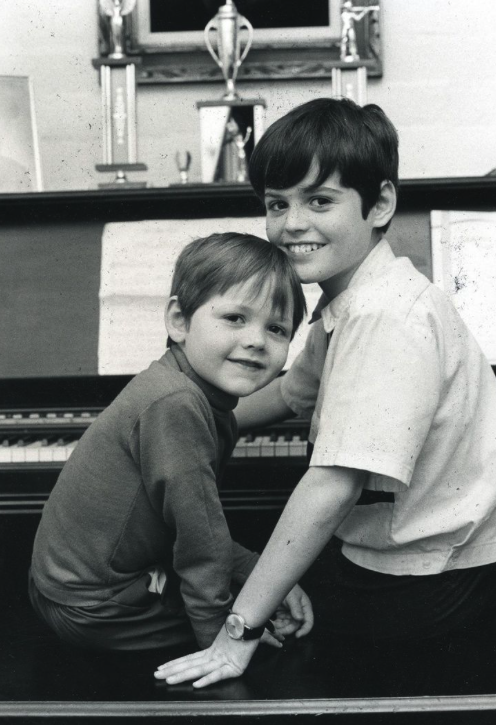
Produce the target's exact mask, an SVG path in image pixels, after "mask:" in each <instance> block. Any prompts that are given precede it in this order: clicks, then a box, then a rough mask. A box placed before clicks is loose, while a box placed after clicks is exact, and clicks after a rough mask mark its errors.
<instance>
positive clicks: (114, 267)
mask: <svg viewBox="0 0 496 725" xmlns="http://www.w3.org/2000/svg"><path fill="white" fill-rule="evenodd" d="M233 230H234V231H239V232H246V233H250V234H256V235H257V236H260V237H262V238H263V239H266V235H265V219H264V217H243V218H238V217H236V218H222V219H219V218H209V219H193V220H185V219H158V220H149V221H139V222H119V223H112V224H107V225H106V226H105V228H104V231H103V237H102V262H101V275H100V295H99V298H100V326H99V341H98V372H99V374H100V375H129V374H131V375H132V374H135V373H137V372H139V371H140V370H143V369H145V368H146V367H148V365H149V364H150V362H151V361H152V360H156V359H157V358H159V357H161V356H162V355H163V353H164V351H165V345H166V339H167V338H166V331H165V325H164V308H165V303H166V300H167V296H168V294H169V290H170V284H171V281H172V273H173V269H174V263H175V260H176V258H177V256H178V255H179V253H180V251H181V250H182V249H183V247H184V246H185V245H186V244H188V243H189V242H190V241H192V240H193V239H195V238H197V237H199V236H207V235H209V234H212V233H214V232H227V231H233ZM304 290H305V297H306V298H307V305H308V309H309V311H310V312H311V311H312V310H313V308H314V307H315V305H316V304H317V301H318V299H319V296H320V289H319V287H318V285H305V287H304ZM307 334H308V325H307V324H306V323H305V322H304V323H303V324H302V326H301V328H300V330H299V331H298V333H297V335H296V337H295V339H294V340H293V342H292V343H291V349H290V355H289V357H288V363H287V365H286V367H288V366H289V365H290V363H291V361H292V360H293V359H294V357H295V356H296V355H297V354H298V352H299V351H300V350H301V348H302V347H303V344H304V341H305V338H306V335H307Z"/></svg>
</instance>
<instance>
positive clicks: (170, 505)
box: [133, 390, 233, 648]
mask: <svg viewBox="0 0 496 725" xmlns="http://www.w3.org/2000/svg"><path fill="white" fill-rule="evenodd" d="M137 426H138V428H139V430H138V429H137V430H136V431H133V435H135V436H139V456H140V466H141V471H142V476H143V481H144V485H145V487H146V489H147V492H148V495H149V498H150V500H151V502H152V505H153V506H154V508H155V509H156V510H157V512H159V513H161V515H162V516H163V519H164V521H165V523H166V525H167V527H168V528H169V529H170V530H172V531H173V532H174V545H173V567H174V570H175V571H176V573H177V574H178V575H179V577H180V579H181V585H180V587H181V595H182V598H183V600H184V604H185V607H186V612H187V614H188V617H189V619H190V621H191V624H192V626H193V629H194V632H195V635H196V638H197V640H198V644H199V645H200V647H202V648H204V647H208V646H209V645H210V644H211V642H212V641H213V639H214V638H215V636H216V635H217V633H218V631H219V629H220V628H221V627H222V625H223V623H224V621H225V617H226V615H227V613H228V610H229V607H230V605H231V602H232V597H231V593H230V581H231V574H232V566H233V552H232V542H231V537H230V534H229V530H228V527H227V523H226V520H225V517H224V512H223V510H222V505H221V503H220V500H219V495H218V490H217V485H216V476H215V461H216V444H215V423H214V421H213V417H212V415H211V411H210V410H209V409H208V404H207V402H206V401H203V400H202V399H201V397H200V395H199V394H198V395H197V394H195V393H194V391H191V390H181V391H177V392H175V393H173V394H171V395H168V396H166V397H164V398H161V399H159V400H157V401H155V402H154V403H152V405H150V406H149V407H148V408H147V410H146V411H145V412H144V413H142V415H141V416H140V419H139V421H138V423H137ZM136 442H138V441H136Z"/></svg>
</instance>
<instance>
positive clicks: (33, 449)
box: [24, 440, 43, 463]
mask: <svg viewBox="0 0 496 725" xmlns="http://www.w3.org/2000/svg"><path fill="white" fill-rule="evenodd" d="M42 446H43V440H37V441H33V442H32V443H29V444H28V445H27V446H25V447H24V461H25V462H26V463H39V462H40V451H41V449H42Z"/></svg>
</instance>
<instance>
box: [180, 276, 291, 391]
mask: <svg viewBox="0 0 496 725" xmlns="http://www.w3.org/2000/svg"><path fill="white" fill-rule="evenodd" d="M271 302H272V294H271V285H270V282H266V283H265V285H264V287H263V289H262V290H261V292H260V294H259V295H257V296H254V293H253V285H252V282H251V281H250V280H248V281H247V282H243V283H241V284H237V285H234V286H233V287H231V288H230V289H229V290H227V292H226V293H225V294H223V295H215V296H214V297H211V298H210V299H209V300H208V302H206V303H205V304H204V305H202V306H201V307H199V308H198V309H197V310H196V311H195V312H194V313H193V315H192V316H191V319H190V320H189V323H187V324H183V326H182V329H181V330H180V331H178V329H177V325H176V327H175V329H174V330H171V329H170V325H169V326H168V329H169V334H170V335H171V337H172V339H174V340H175V341H176V342H178V343H179V344H180V345H181V347H182V349H183V351H184V354H185V355H186V357H187V359H188V362H189V364H190V365H191V367H192V368H193V369H194V370H195V372H196V373H197V374H198V375H200V377H202V378H203V379H204V380H206V381H207V382H209V383H211V384H212V385H215V386H216V387H217V388H219V389H220V390H223V391H224V392H226V393H230V394H231V395H234V396H236V397H243V396H245V395H250V393H253V392H255V391H256V390H259V389H260V388H262V387H264V386H265V385H267V384H268V383H269V382H270V381H271V380H273V379H274V378H275V377H276V376H277V375H278V373H279V372H280V371H281V370H282V368H283V366H284V363H285V362H286V358H287V355H288V349H289V343H290V340H291V332H292V326H293V317H292V309H288V310H286V313H285V315H284V316H283V315H282V314H281V312H280V311H278V310H275V309H272V304H271ZM169 304H171V303H169ZM175 304H176V306H177V302H176V303H175ZM172 305H174V301H172ZM176 312H177V311H176ZM176 316H177V315H176ZM169 319H170V317H169ZM171 332H172V334H171Z"/></svg>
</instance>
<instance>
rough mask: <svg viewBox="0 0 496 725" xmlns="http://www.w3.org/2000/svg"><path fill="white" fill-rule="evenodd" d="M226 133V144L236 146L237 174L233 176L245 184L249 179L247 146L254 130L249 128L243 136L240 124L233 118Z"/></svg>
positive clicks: (235, 163)
mask: <svg viewBox="0 0 496 725" xmlns="http://www.w3.org/2000/svg"><path fill="white" fill-rule="evenodd" d="M226 131H227V134H226V137H227V138H226V142H227V143H230V144H234V147H235V149H236V155H235V158H234V166H235V172H234V174H233V176H235V178H236V181H238V182H239V183H244V182H245V181H247V179H248V164H247V160H246V144H247V143H248V141H249V140H250V137H251V134H252V131H253V129H252V128H251V126H248V128H247V129H246V133H245V135H244V136H243V134H242V133H241V130H240V128H239V126H238V124H237V123H236V121H235V120H234V119H233V118H232V119H231V120H230V121H228V123H227V126H226Z"/></svg>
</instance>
